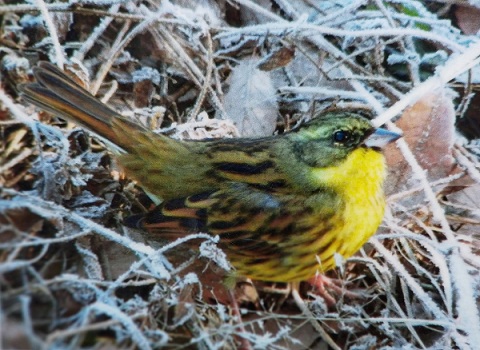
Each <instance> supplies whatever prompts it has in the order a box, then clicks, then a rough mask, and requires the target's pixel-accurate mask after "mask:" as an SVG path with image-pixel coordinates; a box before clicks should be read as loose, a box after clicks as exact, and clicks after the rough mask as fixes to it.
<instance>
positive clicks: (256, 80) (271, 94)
mask: <svg viewBox="0 0 480 350" xmlns="http://www.w3.org/2000/svg"><path fill="white" fill-rule="evenodd" d="M257 63H258V61H257V60H246V61H244V62H242V63H241V64H239V65H238V66H237V67H235V68H234V69H233V70H232V74H231V77H230V88H229V90H228V93H227V94H226V95H225V104H224V105H225V111H226V112H227V115H228V116H229V117H230V118H231V119H232V121H233V122H234V124H235V125H236V127H237V129H238V132H239V133H240V135H241V136H243V137H261V136H268V135H272V134H273V132H274V131H275V128H276V124H277V123H276V122H277V115H278V114H279V112H278V103H277V98H276V90H275V87H274V86H273V83H272V79H271V77H270V74H269V73H268V72H264V71H261V70H259V69H257V68H256V67H257Z"/></svg>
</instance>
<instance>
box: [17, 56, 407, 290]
mask: <svg viewBox="0 0 480 350" xmlns="http://www.w3.org/2000/svg"><path fill="white" fill-rule="evenodd" d="M33 72H34V75H35V77H36V80H37V82H36V83H30V84H25V85H23V86H21V91H22V93H23V97H24V98H25V99H26V100H27V101H29V102H31V103H33V104H35V105H37V106H39V107H41V108H42V109H44V110H46V111H49V112H51V113H54V114H56V115H58V116H60V117H64V118H66V119H68V120H70V121H73V122H75V123H77V124H79V125H82V126H84V127H86V128H87V129H89V130H90V131H93V132H94V133H96V134H98V135H99V136H101V137H102V138H104V139H106V140H108V141H109V142H110V143H112V144H114V145H115V146H116V147H118V148H119V149H121V150H122V151H121V152H120V153H118V152H117V153H118V154H117V160H118V163H119V165H120V166H121V168H122V169H123V170H124V171H125V173H126V174H127V176H129V177H130V178H132V179H134V180H135V181H137V182H138V184H139V185H140V186H141V187H142V188H144V189H145V190H146V191H148V192H149V193H151V194H153V195H155V196H157V197H160V198H161V199H162V200H163V202H162V203H161V204H159V205H158V206H157V207H156V208H155V209H154V210H152V211H151V212H149V213H147V214H143V215H140V216H138V215H136V216H133V217H130V218H127V220H126V223H127V225H128V226H134V227H139V228H142V229H145V230H147V231H148V232H149V234H150V235H151V236H154V235H164V236H165V237H181V236H185V235H187V234H190V233H193V232H208V233H210V234H211V235H218V236H219V237H220V240H219V246H220V247H221V248H222V249H223V250H224V252H225V253H226V254H227V256H228V258H229V260H230V262H231V264H232V266H233V267H234V269H235V270H236V271H235V275H237V276H244V277H249V278H252V279H255V280H263V281H272V282H299V281H305V280H308V279H310V278H312V277H313V276H315V274H316V273H317V272H320V273H323V272H325V271H327V270H329V269H332V268H334V267H335V266H336V263H335V255H336V254H339V255H341V256H343V257H344V258H348V257H350V256H351V255H353V254H354V253H356V252H357V251H358V250H359V249H360V248H361V247H362V245H363V244H364V243H365V242H366V241H367V240H368V239H369V237H370V236H372V235H373V234H374V233H375V231H376V230H377V228H378V226H379V225H380V223H381V221H382V218H383V214H384V207H385V198H384V193H383V182H384V178H385V174H386V169H385V161H384V157H383V155H382V153H381V148H382V147H383V146H385V145H386V144H388V143H390V142H393V141H394V140H396V139H398V138H399V137H400V136H401V135H399V134H397V133H394V132H391V131H388V130H385V129H381V128H374V127H373V126H372V124H371V123H370V121H369V120H368V119H366V118H364V117H363V116H361V115H359V114H356V113H351V112H348V111H333V112H325V113H323V114H322V113H321V114H320V115H318V116H317V117H315V118H313V119H312V120H311V121H309V122H307V123H305V124H304V125H303V126H301V127H299V128H297V129H296V130H293V131H290V132H286V133H284V134H281V135H276V136H269V137H263V138H255V139H253V138H234V139H208V140H200V141H180V140H174V139H171V138H169V137H167V136H164V135H159V134H156V133H154V132H152V131H150V130H148V129H146V128H144V127H142V126H140V125H138V124H136V123H134V122H133V121H131V120H128V119H126V118H125V117H123V116H121V115H120V114H118V113H116V112H115V111H113V110H112V109H110V108H109V107H107V106H106V105H105V104H103V103H102V102H100V101H99V100H97V99H96V98H95V97H94V96H93V95H91V94H90V93H89V92H87V91H86V90H85V89H83V88H82V87H80V86H79V85H77V84H76V83H75V82H74V81H73V80H71V79H70V78H69V77H67V76H66V75H65V74H64V73H63V72H62V71H60V70H59V69H58V68H56V67H55V66H53V65H51V64H49V63H46V62H42V63H40V64H39V65H38V66H37V67H35V68H34V69H33Z"/></svg>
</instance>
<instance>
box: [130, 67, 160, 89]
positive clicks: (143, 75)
mask: <svg viewBox="0 0 480 350" xmlns="http://www.w3.org/2000/svg"><path fill="white" fill-rule="evenodd" d="M160 78H161V77H160V73H159V72H158V70H156V69H153V68H150V67H142V68H141V69H139V70H136V71H134V72H133V73H132V82H134V83H137V82H140V81H143V80H151V81H152V82H153V83H154V84H156V85H158V84H160Z"/></svg>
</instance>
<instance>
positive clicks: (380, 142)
mask: <svg viewBox="0 0 480 350" xmlns="http://www.w3.org/2000/svg"><path fill="white" fill-rule="evenodd" d="M400 137H402V135H401V134H399V133H396V132H393V131H390V130H387V129H382V128H378V129H376V130H375V132H374V133H373V134H371V135H370V136H369V137H367V138H366V139H365V141H364V144H365V146H367V147H369V148H383V147H385V146H386V145H388V144H389V143H390V142H393V141H396V140H398V139H399V138H400Z"/></svg>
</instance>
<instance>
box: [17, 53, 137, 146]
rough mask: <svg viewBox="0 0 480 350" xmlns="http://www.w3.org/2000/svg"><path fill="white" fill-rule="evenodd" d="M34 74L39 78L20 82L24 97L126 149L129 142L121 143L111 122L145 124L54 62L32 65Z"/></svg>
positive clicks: (132, 125) (121, 140) (135, 126)
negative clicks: (99, 96) (127, 115)
mask: <svg viewBox="0 0 480 350" xmlns="http://www.w3.org/2000/svg"><path fill="white" fill-rule="evenodd" d="M33 74H34V76H35V78H36V80H37V82H36V83H28V84H23V85H21V86H20V91H21V93H22V96H23V98H24V99H25V100H27V101H29V102H31V103H33V104H34V105H36V106H38V107H40V108H42V109H44V110H46V111H48V112H51V113H53V114H55V115H58V116H61V117H63V118H65V119H67V120H69V121H72V122H74V123H76V124H79V125H81V126H83V127H86V128H87V129H89V130H90V131H92V132H94V133H95V134H97V135H99V136H101V137H102V138H104V139H106V140H108V141H110V142H112V143H113V144H115V145H117V146H119V147H121V148H123V149H125V148H128V145H123V144H122V143H125V140H124V139H123V138H119V137H118V136H117V133H116V132H115V131H114V130H113V128H112V124H113V123H119V122H120V123H121V124H125V125H124V126H125V127H126V128H127V129H131V128H134V129H136V130H137V131H140V130H142V127H140V126H138V125H136V124H134V123H132V122H130V121H129V120H127V119H126V118H124V117H122V116H121V115H120V114H118V113H117V112H115V111H114V110H112V109H110V108H109V107H108V106H106V105H105V104H104V103H102V102H101V101H99V100H98V99H97V98H96V97H94V96H93V95H92V94H90V93H89V92H88V91H87V90H85V89H84V88H82V87H81V86H79V85H78V84H77V83H76V82H74V81H73V80H72V79H70V78H69V77H68V76H67V75H65V74H64V73H63V72H62V71H61V70H59V69H58V68H57V67H55V66H54V65H52V64H51V63H48V62H40V64H39V65H38V66H37V67H35V68H33ZM126 146H127V147H126Z"/></svg>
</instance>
